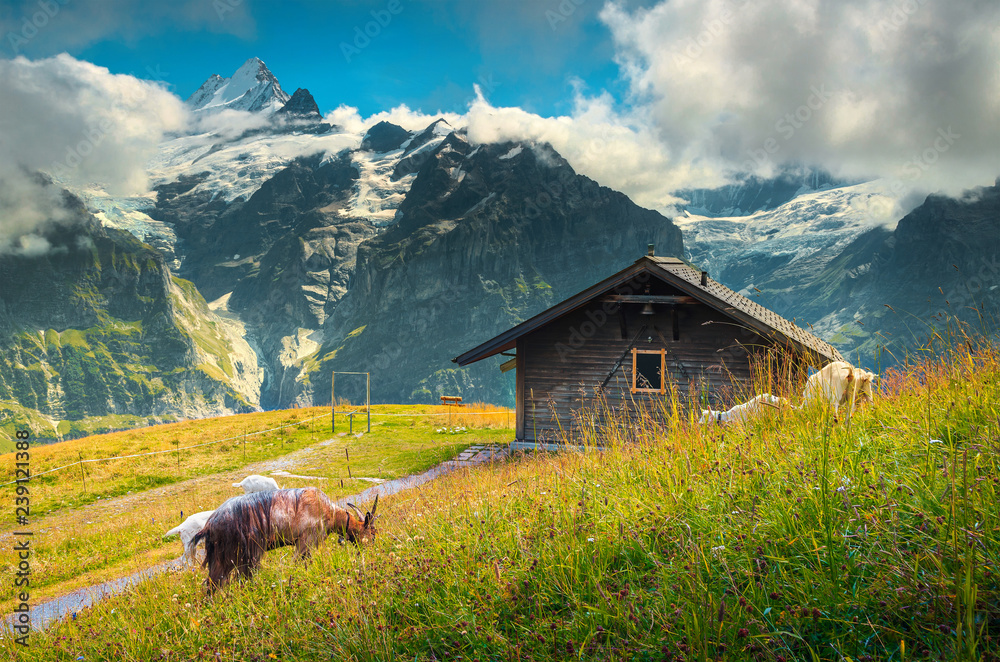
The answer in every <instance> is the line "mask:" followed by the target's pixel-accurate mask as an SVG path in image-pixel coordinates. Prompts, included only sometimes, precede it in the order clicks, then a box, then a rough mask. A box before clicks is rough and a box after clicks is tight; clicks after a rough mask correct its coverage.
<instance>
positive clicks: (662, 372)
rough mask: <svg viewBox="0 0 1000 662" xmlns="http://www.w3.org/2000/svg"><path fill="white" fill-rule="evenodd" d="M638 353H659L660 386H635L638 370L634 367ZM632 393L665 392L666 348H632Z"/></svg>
mask: <svg viewBox="0 0 1000 662" xmlns="http://www.w3.org/2000/svg"><path fill="white" fill-rule="evenodd" d="M640 354H652V355H656V354H659V355H660V388H641V387H637V386H636V377H637V376H638V374H639V371H638V370H637V369H636V363H637V359H638V357H639V355H640ZM631 391H632V393H659V394H661V395H662V394H664V393H666V392H667V350H666V349H665V348H663V347H661V348H660V349H639V348H637V347H633V348H632V389H631Z"/></svg>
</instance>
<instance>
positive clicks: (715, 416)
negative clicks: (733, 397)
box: [699, 393, 788, 423]
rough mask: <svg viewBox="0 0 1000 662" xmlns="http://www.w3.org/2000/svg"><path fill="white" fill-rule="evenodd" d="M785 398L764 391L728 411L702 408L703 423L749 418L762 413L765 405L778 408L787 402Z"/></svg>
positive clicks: (701, 420) (740, 420)
mask: <svg viewBox="0 0 1000 662" xmlns="http://www.w3.org/2000/svg"><path fill="white" fill-rule="evenodd" d="M787 403H788V400H786V399H785V398H781V397H778V396H776V395H771V394H770V393H762V394H760V395H757V396H754V397H753V398H750V399H749V400H747V401H746V402H744V403H743V404H740V405H736V406H735V407H733V408H732V409H730V410H728V411H716V410H714V409H702V410H701V418H700V419H699V421H700V422H701V423H736V422H743V421H745V420H747V419H748V418H749V417H750V416H754V415H756V414H758V413H760V412H761V411H762V410H763V408H764V407H765V406H768V407H774V408H777V407H778V406H779V405H783V404H787Z"/></svg>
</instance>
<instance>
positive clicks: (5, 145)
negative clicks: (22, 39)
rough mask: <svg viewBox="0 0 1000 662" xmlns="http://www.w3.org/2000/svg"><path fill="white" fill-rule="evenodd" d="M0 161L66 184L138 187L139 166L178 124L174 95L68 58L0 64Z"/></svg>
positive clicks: (141, 184)
mask: <svg viewBox="0 0 1000 662" xmlns="http://www.w3.org/2000/svg"><path fill="white" fill-rule="evenodd" d="M0 89H2V90H3V91H4V93H3V95H2V96H0V118H2V120H0V160H2V161H3V162H6V163H11V164H17V165H18V166H21V167H25V168H28V169H29V170H43V171H46V172H49V173H51V174H53V175H54V176H55V177H56V178H57V179H59V180H62V181H65V182H66V183H70V184H87V183H91V182H97V183H100V184H102V185H103V186H104V187H105V189H106V190H108V191H109V192H114V193H123V194H127V193H134V192H138V191H143V190H145V188H146V186H147V181H146V162H147V161H148V159H149V157H150V156H151V155H152V154H153V153H154V152H155V151H156V148H157V145H158V144H159V142H160V141H161V140H162V139H163V137H164V135H165V134H166V133H167V132H171V131H179V130H181V129H183V128H184V127H185V126H186V122H187V120H188V113H187V110H186V109H185V107H184V104H183V103H182V102H181V100H180V99H178V98H177V97H176V96H174V95H173V94H171V93H170V92H167V91H166V90H164V89H162V88H161V87H159V86H158V85H156V84H153V83H150V82H148V81H143V80H139V79H137V78H134V77H132V76H126V75H115V74H111V73H110V72H109V71H108V70H107V69H105V68H103V67H98V66H96V65H93V64H90V63H88V62H81V61H79V60H76V59H74V58H72V57H70V56H69V55H65V54H63V55H58V56H56V57H53V58H47V59H44V60H37V61H30V60H27V59H25V58H23V57H18V58H16V59H14V60H0Z"/></svg>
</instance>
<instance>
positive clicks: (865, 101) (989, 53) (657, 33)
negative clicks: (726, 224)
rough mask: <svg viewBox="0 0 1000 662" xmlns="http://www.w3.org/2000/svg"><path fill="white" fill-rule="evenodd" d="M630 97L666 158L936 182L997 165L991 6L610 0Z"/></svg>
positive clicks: (921, 0)
mask: <svg viewBox="0 0 1000 662" xmlns="http://www.w3.org/2000/svg"><path fill="white" fill-rule="evenodd" d="M601 16H602V19H603V20H604V21H605V23H606V24H607V25H608V26H609V28H610V29H611V31H612V34H613V37H614V40H615V43H616V46H617V53H618V60H619V64H620V65H621V67H622V71H623V74H624V76H625V78H626V80H627V81H628V83H629V85H630V91H631V100H630V101H631V103H632V104H634V106H635V107H637V108H642V109H643V110H644V111H645V112H646V113H647V116H648V118H649V120H650V122H651V128H655V130H656V131H657V132H658V135H659V137H660V139H661V141H662V142H663V143H665V144H666V145H669V147H670V149H671V150H672V153H673V155H674V158H675V159H677V160H680V161H683V162H687V163H696V162H701V163H710V164H713V165H714V166H715V167H717V168H719V169H723V170H724V169H727V168H729V169H737V170H742V169H745V168H746V167H748V166H750V167H753V168H754V169H755V170H756V171H757V172H758V173H760V174H765V175H766V174H769V173H770V172H772V171H773V170H774V169H775V168H777V167H780V166H783V165H787V164H806V165H814V166H822V167H825V168H827V169H829V170H831V171H834V172H836V173H839V174H841V175H844V176H848V177H866V176H883V177H890V178H896V179H898V180H899V181H900V182H902V183H903V184H905V185H906V186H907V187H911V186H912V187H920V188H925V189H930V190H933V189H942V190H944V191H947V192H950V193H956V192H957V191H959V190H961V189H962V188H965V187H968V186H973V185H978V184H989V183H992V182H993V180H994V178H995V177H996V175H997V174H998V173H1000V132H998V131H997V130H996V127H997V125H998V120H1000V76H998V75H997V62H998V61H1000V31H998V30H997V27H996V26H997V25H998V23H1000V21H998V19H1000V5H998V4H997V3H996V2H992V1H986V0H964V1H962V2H950V1H948V0H896V1H895V2H892V3H886V2H882V1H879V0H670V2H663V3H660V4H658V5H656V6H655V7H653V8H650V9H639V10H635V11H628V10H626V9H624V8H622V7H621V6H620V5H618V4H614V3H609V4H608V5H606V6H605V8H604V11H603V12H602V15H601Z"/></svg>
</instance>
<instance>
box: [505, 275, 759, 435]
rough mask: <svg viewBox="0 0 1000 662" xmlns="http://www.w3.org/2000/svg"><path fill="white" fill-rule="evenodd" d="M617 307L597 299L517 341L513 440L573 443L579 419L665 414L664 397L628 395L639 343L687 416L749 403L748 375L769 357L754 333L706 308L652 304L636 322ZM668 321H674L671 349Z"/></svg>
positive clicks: (633, 310)
mask: <svg viewBox="0 0 1000 662" xmlns="http://www.w3.org/2000/svg"><path fill="white" fill-rule="evenodd" d="M651 293H652V294H679V292H671V288H669V287H668V286H666V284H659V286H657V284H654V285H653V286H652V292H651ZM618 305H619V304H612V303H602V302H601V301H600V300H599V299H598V300H594V301H592V302H591V304H590V305H588V306H587V307H586V308H583V309H580V310H577V311H575V312H573V313H570V314H568V315H566V316H564V317H563V318H561V319H559V320H556V321H555V322H553V323H551V324H549V325H547V326H545V327H543V328H541V329H538V330H536V331H534V332H533V333H530V334H528V335H526V336H524V337H522V338H521V339H519V340H518V344H517V400H518V428H517V438H518V439H520V440H526V441H534V440H538V441H552V440H558V439H560V438H561V436H562V432H566V433H569V434H571V435H572V433H573V432H574V431H575V430H576V429H577V428H578V426H579V424H580V423H581V420H580V417H581V414H582V413H583V412H585V411H586V412H587V417H588V420H591V421H594V422H597V423H599V424H605V423H606V421H607V414H608V412H609V410H611V411H614V412H615V417H616V418H618V419H619V420H621V419H622V418H623V417H627V416H630V415H631V416H634V415H636V413H637V412H638V411H639V410H642V409H645V410H646V411H650V412H654V413H662V411H663V410H662V409H661V407H662V406H663V404H664V403H665V401H666V400H667V399H668V398H669V397H670V393H669V391H668V393H667V394H666V395H660V394H647V393H632V392H631V386H632V384H631V380H632V354H631V352H630V351H629V347H630V345H631V341H632V339H633V338H635V337H637V336H638V339H637V342H636V347H638V348H639V349H648V350H659V349H660V348H665V349H666V353H665V354H666V367H667V373H668V377H669V380H670V383H671V384H672V385H673V387H674V388H675V389H677V392H678V395H679V399H680V401H681V403H682V405H683V406H685V407H690V406H697V407H699V408H707V407H712V408H716V409H719V408H728V407H729V406H731V405H732V404H733V403H734V402H736V398H743V397H744V396H745V395H746V394H747V389H749V386H750V383H749V380H750V377H751V370H752V366H753V365H754V364H755V363H756V364H758V365H759V364H760V363H761V359H762V358H763V357H764V356H766V355H767V354H768V349H771V350H773V349H774V345H773V343H772V342H771V341H769V340H767V339H765V338H763V337H762V336H760V335H759V334H758V333H757V332H755V331H753V330H751V329H748V328H746V327H744V326H741V325H740V324H739V323H737V322H736V321H734V320H733V319H732V318H730V317H728V316H726V315H723V314H722V313H719V312H717V311H715V310H714V309H712V308H710V307H708V306H707V305H705V304H702V303H689V304H677V305H674V306H672V307H671V306H668V305H664V304H655V305H654V306H653V309H654V314H653V315H643V314H641V310H642V308H643V306H642V304H634V303H629V304H620V305H621V310H622V313H621V314H620V313H619V312H618ZM671 308H672V310H671ZM671 315H677V331H678V336H677V339H676V340H675V339H674V324H673V318H672V317H671ZM622 316H624V328H623V325H622ZM643 329H644V330H643ZM640 331H641V333H640ZM623 356H624V358H623V359H622V357H623ZM619 359H622V363H621V365H620V366H619V367H618V368H617V369H615V364H616V363H617V362H618V361H619ZM609 374H610V375H611V377H610V379H608V381H607V385H606V386H605V388H604V389H603V390H600V391H599V389H598V387H599V386H600V384H601V383H602V382H604V381H605V379H607V378H608V376H609ZM668 388H669V387H668ZM595 416H596V419H595Z"/></svg>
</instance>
